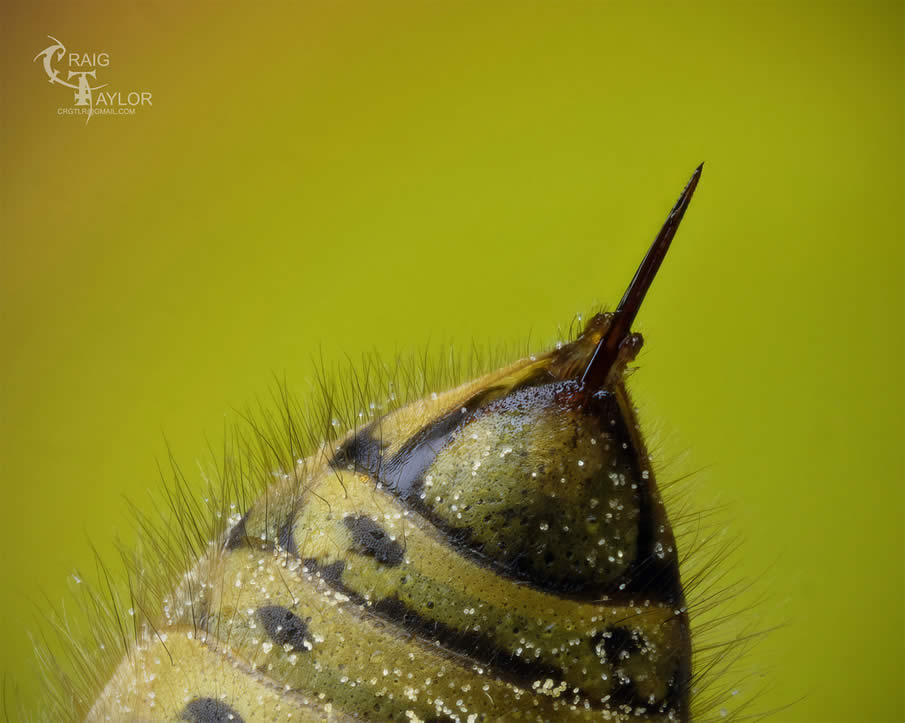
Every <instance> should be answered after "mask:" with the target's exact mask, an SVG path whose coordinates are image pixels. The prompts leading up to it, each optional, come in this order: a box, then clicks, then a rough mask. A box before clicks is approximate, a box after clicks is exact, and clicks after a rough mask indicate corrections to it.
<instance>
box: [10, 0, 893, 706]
mask: <svg viewBox="0 0 905 723" xmlns="http://www.w3.org/2000/svg"><path fill="white" fill-rule="evenodd" d="M635 5H637V6H639V7H637V8H636V7H633V6H635ZM642 5H643V9H642V8H641V7H640V6H642ZM0 28H2V29H0V35H2V50H0V52H2V53H3V74H2V76H3V84H2V96H3V97H2V100H0V114H2V115H0V117H2V134H0V143H2V178H0V188H2V218H0V345H2V352H0V425H2V426H0V461H2V473H0V485H2V487H0V489H2V493H3V497H2V499H3V510H4V511H3V524H2V525H0V550H2V554H0V579H2V593H0V615H2V621H3V622H2V626H0V649H2V657H3V661H2V669H3V670H4V671H6V673H7V676H8V677H7V683H6V685H7V687H8V688H9V689H12V688H13V687H14V686H18V687H19V688H20V690H21V692H22V694H23V695H25V696H26V698H28V697H29V696H33V695H35V693H36V691H35V676H34V674H33V673H32V672H30V669H29V663H28V658H29V655H30V643H29V639H28V637H27V630H28V629H29V628H30V629H33V630H34V629H39V628H40V625H39V624H38V623H36V622H35V609H36V608H37V609H40V608H42V606H44V605H45V603H42V602H41V601H42V600H43V598H44V596H45V595H46V597H47V598H48V599H49V600H50V601H52V602H53V603H54V604H58V603H59V601H60V600H61V599H63V596H64V592H65V590H66V587H67V577H68V576H69V575H70V573H71V571H72V570H73V569H76V568H79V569H84V568H91V567H92V565H93V563H92V561H91V560H92V557H91V548H90V545H89V543H88V538H89V537H90V539H91V540H92V541H93V542H94V543H95V544H96V545H97V547H98V549H99V550H100V552H101V553H102V554H103V555H105V556H110V555H112V554H113V549H114V548H113V540H114V537H115V536H116V535H119V536H120V537H122V538H123V539H125V540H127V541H128V540H130V539H133V532H132V530H131V527H130V522H129V518H128V515H127V505H126V502H125V498H129V499H132V500H136V501H139V502H142V503H143V501H144V500H146V499H147V492H146V491H147V490H148V489H154V488H156V487H157V485H158V484H159V483H158V481H157V469H156V460H157V459H159V458H162V457H164V456H165V455H166V445H165V440H168V441H169V444H170V446H171V447H172V449H173V451H174V453H175V455H176V456H177V458H178V459H179V460H180V461H181V462H182V464H183V466H184V467H185V468H186V469H187V470H188V471H189V474H190V476H191V477H192V479H194V480H197V477H198V475H197V474H196V473H195V471H194V470H195V461H196V460H198V459H200V458H202V457H204V455H205V449H206V435H207V437H210V438H214V439H215V438H216V437H217V436H218V435H219V434H220V433H221V430H222V428H223V425H224V418H226V419H227V420H228V419H231V418H232V417H233V413H232V411H231V410H232V409H234V408H236V407H242V406H244V405H246V404H248V403H251V402H253V401H254V400H256V399H258V398H261V397H265V396H266V395H267V394H268V391H269V389H270V386H271V382H272V375H273V374H274V373H276V374H279V375H282V374H283V373H285V374H286V376H287V378H288V380H289V382H290V386H292V387H294V388H295V389H297V390H298V391H299V392H302V393H304V392H305V389H306V388H307V385H308V382H309V380H310V379H311V375H312V370H313V369H314V365H313V362H312V360H313V359H315V358H317V357H318V356H319V355H321V354H323V357H324V359H325V360H326V361H327V362H328V363H330V362H331V361H332V360H341V359H342V358H343V357H344V355H346V354H348V355H350V356H353V357H355V356H357V355H358V354H359V353H360V352H362V351H365V350H377V351H378V352H380V353H381V354H382V355H384V356H388V357H390V358H392V356H393V355H394V354H396V353H397V352H400V351H405V350H409V349H414V350H418V349H421V348H423V347H424V346H425V345H426V344H427V343H428V342H430V343H431V344H432V345H434V346H437V345H442V344H445V343H448V342H450V343H454V344H456V345H458V346H460V347H467V346H468V345H469V344H471V342H472V341H473V340H475V341H477V342H479V343H484V344H503V345H511V344H514V343H518V342H520V341H523V340H524V339H526V338H527V337H528V336H529V335H530V336H531V338H533V339H554V338H555V337H556V331H557V328H558V326H567V325H568V323H569V321H570V319H571V318H572V317H573V315H574V314H575V313H576V312H579V311H584V312H587V311H588V310H590V309H591V308H592V307H593V306H594V305H595V304H603V303H609V304H611V305H612V304H613V303H615V302H616V301H617V300H618V298H619V296H620V295H621V293H622V291H623V288H624V286H625V284H626V283H627V281H628V279H629V278H630V277H631V274H632V273H633V271H634V268H635V265H636V264H637V262H638V261H639V259H640V257H641V255H642V254H643V252H644V250H645V248H646V246H647V244H648V243H649V242H650V241H651V239H652V238H653V236H654V234H655V232H656V230H657V229H658V227H659V225H660V224H661V223H662V221H663V219H664V217H665V214H666V212H667V210H668V208H669V206H670V205H671V203H672V202H673V201H674V199H675V197H676V196H677V194H678V192H679V190H680V189H681V186H682V185H683V184H684V183H685V181H686V179H687V177H688V175H689V174H690V172H691V171H692V169H693V168H694V167H695V165H697V163H698V162H700V161H702V160H704V161H706V166H705V170H704V176H703V179H702V181H701V185H700V187H699V189H698V193H697V196H696V198H695V199H694V202H693V203H692V206H691V209H690V210H689V212H688V215H687V217H686V220H685V223H684V225H683V227H682V229H681V230H680V232H679V234H678V237H677V240H676V243H675V244H674V248H673V251H672V253H671V255H670V256H669V257H668V258H667V260H666V262H665V264H664V268H663V270H662V273H661V278H660V279H659V280H658V281H657V283H656V284H655V286H654V288H653V290H652V292H651V294H650V296H649V300H648V303H647V305H646V307H645V308H644V309H643V311H642V313H641V316H640V318H639V323H638V326H637V328H638V329H639V330H640V331H642V332H643V333H644V334H645V336H646V338H647V345H646V347H645V351H644V354H643V355H642V357H641V360H640V361H641V364H642V369H641V371H640V372H639V373H638V374H637V375H636V376H635V377H634V379H633V389H634V391H635V394H636V396H637V398H638V400H639V402H640V403H641V408H642V414H643V420H644V422H645V423H646V425H647V427H648V429H649V430H650V432H651V434H652V435H653V436H654V437H655V438H656V439H657V440H658V449H659V450H660V454H661V458H662V459H664V460H666V461H667V462H673V463H674V464H676V465H677V467H676V468H677V469H702V468H703V469H702V471H701V472H699V473H698V474H697V475H696V476H695V478H694V480H693V483H692V485H691V487H690V495H691V501H692V503H693V505H695V506H697V507H699V508H700V509H710V508H712V507H714V506H715V505H723V506H724V514H723V518H722V519H723V522H724V523H725V525H726V527H727V529H728V530H729V532H728V533H727V534H729V535H734V536H736V537H737V538H739V539H741V540H742V541H743V547H742V550H741V552H740V554H739V555H738V556H737V557H736V559H735V561H734V562H733V563H732V564H733V565H734V566H735V572H736V573H737V574H739V575H740V576H741V577H742V578H744V579H751V580H754V581H755V582H756V586H755V587H756V588H757V589H758V594H757V599H756V600H754V599H752V600H751V603H752V604H753V606H754V607H753V610H752V611H751V614H752V615H753V619H754V625H755V626H756V627H760V628H763V627H770V626H773V625H777V624H781V625H783V627H782V628H780V629H779V630H777V631H776V632H774V633H772V634H771V635H769V636H768V637H767V638H766V640H764V641H763V642H762V643H761V644H760V645H759V646H758V647H757V648H756V649H755V650H754V651H753V652H752V653H751V654H750V655H749V656H748V657H747V658H746V660H745V661H744V663H745V665H744V668H745V671H746V672H747V673H750V674H751V676H752V677H751V678H749V679H748V680H747V681H746V682H744V683H743V688H745V690H744V691H743V692H750V691H751V690H755V689H757V690H760V689H761V688H762V687H764V686H765V687H766V691H765V692H764V693H763V694H762V696H761V698H760V700H759V702H758V704H757V707H758V708H759V709H761V710H770V709H772V708H774V707H778V706H783V705H785V704H788V703H792V702H794V701H797V702H795V703H794V705H792V706H791V707H789V708H786V709H784V710H782V711H780V712H779V713H777V715H776V717H775V719H776V720H802V721H805V720H807V721H814V720H827V721H829V720H839V721H842V720H901V719H902V718H903V717H905V710H903V686H902V682H903V640H905V630H903V610H905V603H903V569H905V567H903V501H905V500H903V425H905V422H903V399H905V391H903V328H905V325H903V268H905V259H903V190H905V189H903V67H905V58H903V10H902V4H901V3H899V2H890V3H878V2H874V3H866V2H865V3H855V2H852V3H802V2H797V3H793V2H782V3H775V4H773V3H769V4H768V3H755V2H747V3H743V2H738V3H712V4H699V3H669V4H656V3H643V4H641V3H637V4H636V3H620V4H609V3H603V2H575V1H567V2H560V3H545V2H525V1H524V0H522V1H520V2H514V3H509V2H493V3H491V2H480V3H467V4H466V3H461V2H444V3H440V2H429V3H414V2H413V3H406V4H402V3H397V2H390V3H363V2H343V1H338V2H321V1H312V0H303V1H302V2H294V3H241V4H240V3H223V4H221V3H214V2H203V3H194V4H191V7H186V4H183V3H176V2H172V3H162V2H157V1H148V2H142V3H134V4H132V3H129V4H117V3H112V2H81V3H77V4H76V3H58V4H54V3H50V2H12V3H5V4H4V5H3V8H2V10H0ZM48 34H50V35H53V36H54V37H55V38H58V39H59V40H60V41H62V42H63V43H64V44H66V45H67V47H69V48H71V49H81V50H85V51H92V50H103V51H106V52H108V53H109V54H110V58H111V62H110V67H109V68H107V69H105V70H104V73H103V74H102V75H103V80H104V81H106V82H110V83H111V86H116V87H117V88H121V89H124V90H129V89H138V90H147V91H151V92H152V93H153V101H152V102H153V105H152V107H150V108H145V109H142V110H139V111H138V112H137V113H136V114H135V115H134V116H125V117H103V116H101V117H95V118H92V119H91V120H90V122H88V123H87V124H86V123H85V122H84V119H83V118H75V117H67V116H62V115H59V114H58V113H57V108H58V107H60V106H65V105H67V104H69V105H71V103H72V100H71V94H72V91H70V90H66V89H63V88H60V87H56V86H53V85H51V84H49V83H48V82H47V78H46V76H45V75H44V71H43V69H42V67H41V61H40V60H38V62H33V61H32V59H33V58H34V56H35V55H36V54H37V53H38V52H40V51H41V50H42V49H44V48H45V47H47V46H48V45H50V44H51V41H49V40H48V39H47V35H48ZM676 460H678V461H676ZM667 469H669V467H667Z"/></svg>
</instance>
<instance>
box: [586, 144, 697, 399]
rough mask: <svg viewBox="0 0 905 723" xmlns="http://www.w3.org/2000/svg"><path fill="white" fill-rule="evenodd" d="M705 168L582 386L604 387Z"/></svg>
mask: <svg viewBox="0 0 905 723" xmlns="http://www.w3.org/2000/svg"><path fill="white" fill-rule="evenodd" d="M703 169H704V163H703V162H701V163H700V164H699V165H698V167H697V168H695V170H694V173H692V174H691V178H690V179H688V183H686V184H685V188H683V189H682V193H681V195H680V196H679V200H678V201H676V204H675V206H673V208H672V210H671V211H670V212H669V215H668V216H667V217H666V222H665V223H664V224H663V228H661V229H660V233H658V234H657V237H656V238H655V239H654V242H653V244H651V246H650V248H649V249H648V251H647V254H646V255H645V257H644V260H643V261H642V262H641V265H640V266H639V267H638V270H637V271H636V272H635V276H634V278H633V279H632V281H631V283H630V284H629V285H628V288H627V289H626V290H625V294H624V295H623V297H622V300H621V301H620V302H619V306H618V307H617V308H616V311H615V313H614V314H613V319H612V321H611V323H610V326H609V328H608V329H607V331H606V333H605V334H604V335H603V338H602V339H601V340H600V342H599V344H598V345H597V348H596V349H595V350H594V354H593V355H592V357H591V361H590V362H589V363H588V366H587V368H586V369H585V371H584V374H583V376H582V379H581V382H582V384H583V385H586V386H589V387H590V388H592V389H600V388H601V387H603V385H604V384H605V382H606V378H607V376H608V375H609V372H610V369H611V368H612V366H613V364H614V363H615V361H616V357H617V355H618V353H619V345H620V344H621V343H622V342H623V340H624V339H625V338H626V337H627V336H628V335H629V334H630V333H631V327H632V323H633V322H634V321H635V316H636V315H637V313H638V310H639V309H640V308H641V302H642V301H644V297H645V296H646V295H647V290H648V289H649V288H650V285H651V283H653V280H654V277H655V276H656V274H657V271H659V269H660V264H661V263H662V262H663V257H664V256H666V252H667V251H668V250H669V246H670V243H672V239H673V237H674V236H675V235H676V230H677V229H678V228H679V224H680V223H681V221H682V218H683V217H684V216H685V210H686V209H687V208H688V204H689V203H690V202H691V197H692V196H693V195H694V192H695V189H696V188H697V186H698V180H700V178H701V171H702V170H703Z"/></svg>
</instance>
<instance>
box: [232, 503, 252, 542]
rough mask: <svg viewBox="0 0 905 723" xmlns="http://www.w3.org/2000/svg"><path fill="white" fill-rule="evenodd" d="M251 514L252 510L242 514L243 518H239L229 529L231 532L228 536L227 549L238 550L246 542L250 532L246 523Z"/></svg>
mask: <svg viewBox="0 0 905 723" xmlns="http://www.w3.org/2000/svg"><path fill="white" fill-rule="evenodd" d="M250 514H251V510H248V511H247V512H246V513H245V514H244V515H242V519H241V520H239V521H238V522H237V523H236V524H235V525H234V526H233V528H232V529H231V530H230V531H229V534H228V535H227V536H226V549H227V550H236V549H238V548H240V547H242V545H244V544H246V541H247V540H248V532H247V531H246V529H245V523H246V522H248V517H249V515H250Z"/></svg>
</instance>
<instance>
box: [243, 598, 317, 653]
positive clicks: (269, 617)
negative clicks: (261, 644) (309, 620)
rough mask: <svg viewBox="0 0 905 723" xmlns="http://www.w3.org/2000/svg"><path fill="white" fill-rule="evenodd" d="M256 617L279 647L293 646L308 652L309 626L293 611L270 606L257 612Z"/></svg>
mask: <svg viewBox="0 0 905 723" xmlns="http://www.w3.org/2000/svg"><path fill="white" fill-rule="evenodd" d="M255 616H256V617H257V618H258V621H259V622H260V623H261V625H263V626H264V630H265V631H266V632H267V635H268V636H270V639H271V640H273V642H275V643H276V644H277V645H281V646H282V645H291V646H292V647H293V648H295V649H296V650H298V651H301V652H307V651H308V648H307V647H305V640H306V639H307V636H308V625H307V624H306V623H305V621H304V620H302V619H301V618H300V617H299V616H298V615H296V614H295V613H293V612H292V611H290V610H287V609H286V608H284V607H281V606H279V605H268V606H266V607H262V608H258V609H257V610H255Z"/></svg>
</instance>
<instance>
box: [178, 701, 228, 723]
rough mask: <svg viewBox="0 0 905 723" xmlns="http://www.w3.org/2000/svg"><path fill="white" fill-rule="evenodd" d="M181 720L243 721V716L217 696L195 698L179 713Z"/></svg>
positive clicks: (201, 722) (209, 722)
mask: <svg viewBox="0 0 905 723" xmlns="http://www.w3.org/2000/svg"><path fill="white" fill-rule="evenodd" d="M179 720H187V721H190V723H230V721H232V723H243V721H242V716H240V715H239V714H238V713H236V711H234V710H233V709H232V708H230V707H229V706H228V705H227V704H226V703H224V702H223V701H220V700H216V699H215V698H195V700H192V701H189V703H188V705H186V706H185V708H183V709H182V713H180V714H179Z"/></svg>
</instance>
